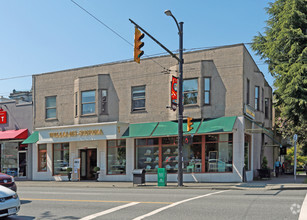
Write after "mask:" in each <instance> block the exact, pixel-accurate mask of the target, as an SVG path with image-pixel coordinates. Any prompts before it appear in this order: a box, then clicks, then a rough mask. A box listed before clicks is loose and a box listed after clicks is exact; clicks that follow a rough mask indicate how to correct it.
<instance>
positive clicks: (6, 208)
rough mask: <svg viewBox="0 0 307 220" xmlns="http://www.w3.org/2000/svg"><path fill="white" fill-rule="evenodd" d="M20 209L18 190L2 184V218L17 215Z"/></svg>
mask: <svg viewBox="0 0 307 220" xmlns="http://www.w3.org/2000/svg"><path fill="white" fill-rule="evenodd" d="M19 209H20V200H19V197H18V195H17V193H16V192H14V191H13V190H11V189H9V188H7V187H4V186H1V185H0V218H1V217H5V216H9V215H15V214H16V213H17V212H18V211H19Z"/></svg>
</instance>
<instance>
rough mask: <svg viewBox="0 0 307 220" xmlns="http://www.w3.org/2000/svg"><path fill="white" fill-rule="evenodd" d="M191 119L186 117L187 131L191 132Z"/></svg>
mask: <svg viewBox="0 0 307 220" xmlns="http://www.w3.org/2000/svg"><path fill="white" fill-rule="evenodd" d="M192 120H193V118H190V117H188V120H187V121H188V122H187V131H191V130H192V129H193V127H192V125H193V122H192Z"/></svg>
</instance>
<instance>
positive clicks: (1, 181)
mask: <svg viewBox="0 0 307 220" xmlns="http://www.w3.org/2000/svg"><path fill="white" fill-rule="evenodd" d="M0 185H2V186H5V187H7V188H10V189H11V190H13V191H15V192H16V191H17V186H16V183H15V180H14V177H12V176H10V175H7V174H5V173H0Z"/></svg>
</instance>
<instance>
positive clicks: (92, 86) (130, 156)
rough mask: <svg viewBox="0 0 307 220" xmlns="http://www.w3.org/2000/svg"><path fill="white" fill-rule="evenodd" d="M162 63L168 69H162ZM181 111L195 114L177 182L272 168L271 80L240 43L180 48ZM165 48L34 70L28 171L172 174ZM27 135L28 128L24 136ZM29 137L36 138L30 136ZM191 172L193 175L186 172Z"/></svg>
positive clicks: (173, 69) (172, 177)
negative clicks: (139, 56) (130, 58)
mask: <svg viewBox="0 0 307 220" xmlns="http://www.w3.org/2000/svg"><path fill="white" fill-rule="evenodd" d="M162 67H165V68H166V69H169V70H170V74H165V73H164V72H165V71H163V70H164V69H163V68H162ZM183 73H184V74H183V76H184V84H183V89H184V116H189V117H192V118H193V122H194V124H193V129H192V130H191V131H190V132H186V121H185V122H184V126H183V128H184V135H186V134H190V135H193V144H188V145H184V147H183V148H184V149H183V157H184V158H183V164H184V167H183V171H184V181H199V182H241V181H243V176H244V174H245V173H243V167H244V166H245V170H246V174H245V175H246V178H247V180H252V178H253V176H255V175H257V171H256V170H257V169H259V168H260V161H261V157H263V156H266V157H267V158H268V159H269V166H271V168H272V167H273V154H274V152H273V151H274V150H273V149H274V147H265V145H268V146H273V145H274V144H273V141H272V140H271V139H272V137H271V133H270V131H269V130H271V128H272V114H271V108H272V104H271V103H272V88H271V87H270V86H269V85H268V83H267V82H266V80H265V78H264V75H263V74H262V73H261V72H260V71H259V69H258V67H257V65H256V64H255V62H254V60H253V59H252V57H251V55H250V54H249V52H248V51H247V49H246V48H245V46H244V45H243V44H238V45H230V46H225V47H220V48H215V49H210V50H201V51H195V52H189V53H185V54H184V69H183ZM177 74H178V65H177V61H176V60H175V59H173V58H172V57H170V56H162V57H155V58H150V59H143V60H142V61H141V64H137V63H135V62H117V63H109V64H102V65H96V66H89V67H84V68H77V69H70V70H64V71H58V72H51V73H45V74H38V75H34V76H33V101H34V130H35V131H36V132H35V134H36V135H38V141H37V142H36V141H33V143H34V144H33V179H34V180H54V179H67V177H66V176H67V175H66V169H67V167H68V166H70V167H73V166H77V162H79V159H78V158H80V170H79V171H77V170H76V172H75V171H74V172H73V173H74V175H76V173H78V172H80V173H79V174H78V175H79V176H80V177H81V179H93V178H94V175H93V168H94V167H95V166H99V167H100V168H101V173H100V177H99V179H100V180H103V181H131V180H132V178H133V176H132V171H133V169H136V168H137V169H139V168H142V169H146V173H147V174H146V180H147V181H157V174H156V173H157V168H158V167H163V168H166V169H167V171H168V177H167V179H168V181H177V175H176V172H177V160H178V155H177V140H176V138H177V134H178V130H177V129H178V124H177V118H176V117H177V112H176V111H172V110H170V109H169V108H166V107H167V106H170V105H171V99H170V93H171V80H172V75H175V76H177ZM30 138H31V137H30ZM35 142H36V143H35ZM191 174H193V175H191Z"/></svg>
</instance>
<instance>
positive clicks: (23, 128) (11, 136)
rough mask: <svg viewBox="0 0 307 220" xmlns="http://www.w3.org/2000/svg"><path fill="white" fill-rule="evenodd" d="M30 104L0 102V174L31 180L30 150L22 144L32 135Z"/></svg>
mask: <svg viewBox="0 0 307 220" xmlns="http://www.w3.org/2000/svg"><path fill="white" fill-rule="evenodd" d="M32 114H33V105H32V102H27V103H26V102H22V103H19V102H18V101H16V100H12V99H1V101H0V172H2V173H7V174H10V175H12V176H15V177H18V178H23V179H32V149H31V147H28V145H27V144H22V142H23V141H24V140H25V139H27V138H28V136H29V134H31V133H32V127H33V121H32V118H33V117H32Z"/></svg>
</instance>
